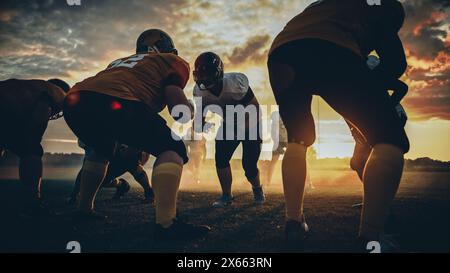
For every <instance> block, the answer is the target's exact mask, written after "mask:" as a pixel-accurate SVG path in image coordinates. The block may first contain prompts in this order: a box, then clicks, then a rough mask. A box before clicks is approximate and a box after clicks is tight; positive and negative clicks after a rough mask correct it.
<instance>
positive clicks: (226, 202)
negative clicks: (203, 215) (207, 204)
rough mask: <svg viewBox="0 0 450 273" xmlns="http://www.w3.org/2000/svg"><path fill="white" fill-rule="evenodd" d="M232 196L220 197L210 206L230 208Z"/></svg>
mask: <svg viewBox="0 0 450 273" xmlns="http://www.w3.org/2000/svg"><path fill="white" fill-rule="evenodd" d="M233 199H234V198H233V196H230V195H222V197H220V198H219V200H217V201H215V202H214V203H213V204H212V206H213V207H214V208H224V207H227V206H230V205H231V204H232V203H233Z"/></svg>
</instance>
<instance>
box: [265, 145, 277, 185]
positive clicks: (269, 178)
mask: <svg viewBox="0 0 450 273" xmlns="http://www.w3.org/2000/svg"><path fill="white" fill-rule="evenodd" d="M279 159H280V153H278V151H273V152H272V159H271V160H269V161H268V162H267V177H266V181H267V182H266V183H267V184H266V186H270V184H271V183H272V178H273V172H274V171H275V167H276V166H277V163H278V161H279Z"/></svg>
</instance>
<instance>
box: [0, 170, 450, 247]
mask: <svg viewBox="0 0 450 273" xmlns="http://www.w3.org/2000/svg"><path fill="white" fill-rule="evenodd" d="M4 173H5V172H4ZM53 173H57V175H55V176H54V177H59V176H65V177H66V179H54V178H53V179H50V180H46V181H45V183H44V186H43V192H44V194H45V196H46V199H47V201H48V202H49V204H50V205H51V207H52V208H54V209H55V210H56V211H57V212H60V213H68V212H70V211H71V208H67V207H66V206H65V202H64V201H65V198H66V197H67V195H68V194H69V193H70V190H71V186H72V183H73V182H72V181H71V180H68V178H67V177H73V174H74V173H75V171H74V170H59V172H55V171H54V170H53ZM50 177H51V176H50ZM311 179H312V180H313V181H314V183H315V186H316V189H315V190H309V191H308V192H307V194H306V198H305V213H306V216H307V221H308V223H309V225H310V228H311V234H310V236H309V238H308V239H307V241H306V242H305V245H304V246H303V247H300V246H287V245H286V244H285V243H284V241H283V213H284V202H283V195H282V191H281V184H280V177H279V174H278V175H276V176H275V178H274V183H273V185H271V186H270V187H268V188H267V189H266V195H267V203H266V204H265V205H263V206H261V207H255V206H253V205H252V194H251V192H250V186H249V185H247V184H246V183H245V182H243V179H242V175H241V174H237V175H236V179H235V188H236V190H235V197H236V201H235V203H234V204H233V206H232V207H230V208H226V209H213V208H211V206H210V204H211V203H212V202H213V201H214V199H215V198H217V197H218V195H219V191H218V189H219V185H218V182H217V178H216V177H215V176H214V175H213V173H209V174H203V175H202V181H205V182H204V183H203V182H202V183H201V184H199V185H190V184H189V174H188V175H187V177H185V179H184V182H183V188H182V191H181V193H180V194H179V212H180V214H181V215H182V217H183V218H188V219H189V220H190V221H191V222H195V223H199V224H200V223H201V224H208V225H210V226H211V227H212V232H211V233H210V234H209V235H208V237H206V238H204V239H201V240H197V241H193V242H178V243H157V242H155V241H154V240H153V237H152V230H153V224H152V223H153V221H154V209H153V208H152V207H151V206H149V205H144V204H142V203H141V198H142V191H141V189H139V188H137V187H133V188H132V190H131V192H130V193H129V194H128V195H126V196H125V197H124V198H123V199H122V200H119V201H113V200H110V199H111V197H112V195H113V192H114V191H113V190H110V189H104V190H102V191H101V193H100V194H99V196H98V200H97V209H98V210H99V211H101V212H103V213H105V214H106V215H108V220H106V222H100V223H85V224H75V223H73V222H72V221H70V219H68V218H67V217H61V218H62V219H58V220H53V221H46V222H27V221H26V220H23V219H19V218H17V217H16V214H17V211H18V208H19V200H17V199H16V198H15V196H17V194H18V192H19V190H20V184H19V182H18V181H17V180H15V179H4V180H1V181H0V213H1V215H2V218H1V219H2V220H1V230H0V251H2V252H11V251H13V252H34V251H43V252H49V251H50V252H67V250H66V244H67V242H69V241H78V242H80V244H81V247H82V251H83V252H349V251H352V244H353V240H354V238H355V236H356V234H357V228H358V222H359V213H360V210H359V209H357V208H352V204H354V203H358V202H360V201H361V195H362V186H361V185H360V183H359V182H358V181H357V178H356V176H355V175H354V174H353V173H351V172H349V171H346V172H338V171H323V172H319V171H312V173H311ZM206 181H208V182H206ZM449 197H450V173H444V172H441V173H438V172H436V173H433V172H406V173H405V175H404V177H403V180H402V184H401V189H400V191H399V194H398V196H397V198H396V200H395V204H394V213H395V215H396V225H395V229H396V230H397V231H398V241H399V242H400V243H401V246H402V248H403V251H405V252H450V213H449V211H450V198H449Z"/></svg>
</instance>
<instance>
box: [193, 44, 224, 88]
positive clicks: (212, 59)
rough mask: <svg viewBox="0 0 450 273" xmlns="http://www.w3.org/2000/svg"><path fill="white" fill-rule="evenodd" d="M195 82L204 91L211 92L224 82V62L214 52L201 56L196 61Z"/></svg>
mask: <svg viewBox="0 0 450 273" xmlns="http://www.w3.org/2000/svg"><path fill="white" fill-rule="evenodd" d="M193 74H194V80H195V82H196V83H197V85H198V87H199V88H200V89H202V90H211V89H213V88H214V87H216V86H217V85H218V84H219V83H220V82H221V81H222V80H223V74H224V72H223V62H222V60H221V59H220V57H219V56H218V55H217V54H215V53H213V52H205V53H202V54H200V55H199V56H198V57H197V59H196V60H195V68H194V71H193Z"/></svg>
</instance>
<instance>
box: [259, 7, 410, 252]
mask: <svg viewBox="0 0 450 273" xmlns="http://www.w3.org/2000/svg"><path fill="white" fill-rule="evenodd" d="M404 16H405V14H404V10H403V7H402V4H401V3H400V2H399V1H396V0H384V1H383V4H382V5H379V6H377V5H374V6H371V5H368V4H367V3H366V1H360V0H348V1H333V0H324V1H316V2H314V3H313V4H311V5H310V6H309V7H307V8H306V9H305V10H304V11H303V12H302V13H300V14H299V15H297V16H296V17H294V18H293V19H292V20H291V21H290V22H289V23H288V24H287V25H286V27H285V28H284V30H283V31H282V32H281V33H280V34H279V35H278V36H277V38H276V39H275V41H274V43H273V44H272V48H271V50H270V53H269V62H268V66H269V74H270V81H271V85H272V89H273V92H274V95H275V98H276V100H277V102H278V104H279V105H280V114H281V117H282V119H283V121H284V122H285V125H286V128H287V130H288V138H289V144H288V148H287V151H286V155H285V157H284V159H283V167H282V168H283V184H284V194H285V200H286V214H287V223H286V228H285V232H286V236H287V238H288V239H294V238H303V237H304V235H305V233H306V232H307V228H306V227H307V226H306V223H305V220H304V215H303V193H304V183H305V176H306V152H307V147H308V146H310V145H311V144H312V143H313V142H314V140H315V132H314V121H313V117H312V114H311V99H312V95H319V96H321V97H322V98H323V99H324V100H325V101H326V102H327V103H328V104H330V106H331V107H332V108H333V109H335V110H336V111H337V112H338V113H339V114H341V115H342V116H343V117H344V118H345V119H346V120H348V121H349V122H350V123H351V124H352V125H353V126H354V127H355V128H358V130H359V131H360V132H361V133H362V135H363V136H364V137H365V138H366V139H367V142H368V143H369V144H370V147H371V153H370V156H369V158H368V160H367V163H366V164H365V167H364V172H363V184H364V205H363V210H362V215H361V223H360V229H359V240H358V241H359V242H360V243H361V244H360V246H361V247H362V246H363V247H364V248H361V250H365V246H366V244H365V243H366V242H368V241H379V242H380V243H381V246H382V251H384V250H385V249H384V244H383V240H382V239H383V228H384V224H385V221H386V217H387V214H388V212H389V208H390V205H391V203H392V200H393V199H394V197H395V194H396V192H397V189H398V186H399V183H400V178H401V176H402V171H403V164H404V159H403V158H404V153H406V152H407V151H408V150H409V141H408V137H407V136H406V133H405V130H404V128H403V125H402V123H401V121H400V119H399V118H398V115H397V113H396V110H395V109H394V107H392V103H391V98H390V97H389V96H388V94H387V92H386V90H387V88H388V86H387V85H388V84H389V83H391V82H392V81H393V80H395V79H398V78H399V77H400V76H401V75H402V74H403V73H404V71H405V69H406V58H405V53H404V50H403V46H402V43H401V40H400V38H399V36H398V31H399V30H400V28H401V27H402V25H403V20H404ZM374 50H375V51H376V52H377V53H378V55H379V56H380V59H381V65H379V66H378V67H377V68H376V69H374V70H370V69H369V68H367V66H366V58H367V56H368V55H369V53H371V52H372V51H374Z"/></svg>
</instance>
